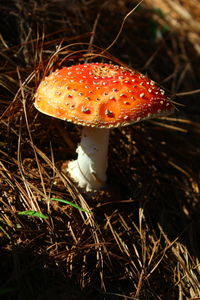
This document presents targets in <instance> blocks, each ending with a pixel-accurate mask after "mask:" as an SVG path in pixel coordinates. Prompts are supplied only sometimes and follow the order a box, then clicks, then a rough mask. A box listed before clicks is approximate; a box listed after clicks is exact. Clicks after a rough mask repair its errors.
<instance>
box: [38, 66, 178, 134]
mask: <svg viewBox="0 0 200 300" xmlns="http://www.w3.org/2000/svg"><path fill="white" fill-rule="evenodd" d="M35 107H36V108H37V109H38V110H39V111H40V112H42V113H44V114H47V115H49V116H52V117H56V118H59V119H62V120H67V121H70V122H73V123H76V124H80V125H84V126H92V127H103V128H111V127H119V126H125V125H129V124H131V123H135V122H139V121H141V120H144V119H149V118H152V117H155V116H161V115H166V114H169V113H171V112H172V111H173V110H174V106H173V104H172V103H171V102H170V100H169V99H168V98H167V96H166V95H165V92H164V91H163V90H162V89H161V88H160V87H159V86H157V85H156V84H155V82H154V81H152V80H150V79H149V78H148V77H146V76H144V75H143V74H141V73H139V72H137V71H132V70H129V69H127V68H124V67H120V66H118V65H112V64H104V63H86V64H80V65H74V66H71V67H64V68H62V69H60V70H56V71H55V72H53V73H51V74H50V75H49V76H47V77H45V78H44V79H43V80H42V82H41V83H40V85H39V87H38V89H37V92H36V95H35Z"/></svg>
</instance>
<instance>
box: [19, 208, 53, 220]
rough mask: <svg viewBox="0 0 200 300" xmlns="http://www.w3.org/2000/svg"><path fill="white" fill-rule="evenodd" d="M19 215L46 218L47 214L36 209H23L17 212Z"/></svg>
mask: <svg viewBox="0 0 200 300" xmlns="http://www.w3.org/2000/svg"><path fill="white" fill-rule="evenodd" d="M18 214H19V215H21V216H31V217H37V218H42V219H48V217H47V216H45V215H43V214H41V213H39V212H38V211H35V210H25V211H20V212H18Z"/></svg>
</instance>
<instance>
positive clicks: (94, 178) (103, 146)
mask: <svg viewBox="0 0 200 300" xmlns="http://www.w3.org/2000/svg"><path fill="white" fill-rule="evenodd" d="M108 140H109V129H105V128H94V127H84V128H83V131H82V137H81V142H80V144H79V146H78V148H77V150H76V152H77V153H78V157H77V159H76V160H74V161H71V162H69V164H68V168H67V171H68V172H69V174H70V176H71V177H72V178H73V179H74V180H75V181H76V182H78V184H79V186H80V187H82V188H85V189H86V191H92V190H99V189H101V188H102V187H103V186H104V185H105V182H106V170H107V154H108Z"/></svg>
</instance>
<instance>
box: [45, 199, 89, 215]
mask: <svg viewBox="0 0 200 300" xmlns="http://www.w3.org/2000/svg"><path fill="white" fill-rule="evenodd" d="M50 200H53V201H58V202H62V203H65V204H68V205H71V206H73V207H75V208H77V209H78V210H80V211H84V212H87V213H89V214H90V213H91V211H89V210H86V209H84V208H82V207H80V206H78V205H76V204H74V203H72V202H70V201H67V200H64V199H58V198H50Z"/></svg>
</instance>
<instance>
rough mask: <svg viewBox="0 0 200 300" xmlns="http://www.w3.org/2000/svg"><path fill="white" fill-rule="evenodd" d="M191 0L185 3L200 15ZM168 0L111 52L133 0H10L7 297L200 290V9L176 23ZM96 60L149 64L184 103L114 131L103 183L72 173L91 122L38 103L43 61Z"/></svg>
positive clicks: (131, 20) (2, 218) (147, 7)
mask: <svg viewBox="0 0 200 300" xmlns="http://www.w3.org/2000/svg"><path fill="white" fill-rule="evenodd" d="M188 2H191V5H190V6H189V7H188V6H185V2H183V5H182V6H180V7H182V9H183V8H184V9H185V10H186V11H189V13H190V14H191V15H192V16H193V17H194V20H195V22H197V23H198V19H197V17H196V13H195V10H194V9H191V7H193V4H194V2H195V1H191V0H190V1H188ZM188 2H187V3H188ZM155 3H156V2H155ZM175 3H176V5H178V4H179V2H178V1H176V2H175ZM157 6H158V4H157V3H156V6H155V7H154V1H144V2H143V4H142V5H141V6H140V7H139V8H138V9H137V10H136V11H135V12H133V13H132V14H131V15H130V16H129V17H128V18H127V19H126V22H125V23H124V27H123V30H122V32H121V35H120V36H119V38H118V39H117V40H116V42H115V44H114V45H113V47H112V48H110V49H109V53H107V52H104V55H103V56H104V57H102V56H100V54H102V50H103V49H106V48H107V47H108V46H109V45H110V44H111V43H112V42H113V40H114V39H115V37H116V36H117V33H118V32H119V30H120V26H121V24H122V21H123V20H124V18H125V16H126V15H127V14H128V12H130V10H131V9H132V8H133V7H134V2H133V1H114V0H113V1H102V2H100V1H68V2H66V1H61V0H60V1H45V2H44V1H37V2H36V1H29V2H28V3H24V2H23V1H17V0H15V1H10V2H9V5H8V3H7V2H6V1H1V4H0V11H1V18H0V31H1V35H0V39H1V45H0V47H1V48H0V59H1V60H0V85H1V87H0V88H1V90H0V95H1V97H0V112H1V123H0V135H1V141H0V155H1V156H0V174H1V175H0V184H1V185H0V238H1V250H0V258H1V281H0V282H1V285H0V294H1V295H2V299H20V300H21V299H141V300H144V299H148V300H150V299H154V300H156V299H166V300H167V299H171V300H173V299H174V300H177V299H192V298H195V297H200V292H199V275H200V269H199V256H200V241H199V234H198V232H199V229H200V223H199V212H200V207H199V179H200V174H199V164H200V152H199V144H200V143H199V134H200V123H199V101H198V99H199V94H198V93H196V92H195V91H194V90H197V89H198V88H199V80H200V78H199V77H200V73H199V69H200V61H199V53H198V47H197V45H196V44H195V46H194V44H193V40H192V39H190V38H188V32H190V31H189V28H190V26H189V22H188V20H187V21H185V23H184V24H186V25H187V26H186V25H185V26H183V27H182V28H179V27H177V26H174V27H173V24H174V23H173V22H172V21H173V18H174V20H178V21H179V19H178V18H179V15H176V16H175V15H174V14H173V10H172V8H173V7H171V10H170V11H167V12H165V8H162V9H163V11H162V10H161V9H160V8H159V9H158V7H157ZM176 7H177V6H176ZM181 11H182V10H181ZM170 12H171V18H170ZM181 22H184V20H183V21H181ZM198 24H200V23H198ZM186 27H187V30H186V29H185V28H186ZM191 28H192V32H194V28H193V27H191ZM74 43H76V44H75V45H74ZM84 43H86V44H84ZM92 44H95V45H96V47H95V46H92ZM94 56H96V57H94ZM86 60H87V61H93V60H94V61H110V60H112V61H114V62H118V63H120V61H121V62H123V64H126V65H128V66H129V67H133V68H136V69H138V70H139V71H141V72H143V73H148V75H149V76H150V77H151V78H152V79H154V80H155V81H157V82H159V83H160V84H161V85H162V86H164V87H165V89H167V90H168V92H169V94H170V95H171V97H172V99H173V100H174V101H176V102H178V104H177V112H176V113H175V114H174V115H173V116H170V117H165V118H160V119H156V120H152V121H149V122H143V123H141V124H140V123H138V124H136V125H134V126H129V127H124V128H121V129H115V130H113V131H112V133H111V139H110V148H109V168H108V186H109V190H108V191H104V192H97V193H96V194H95V195H86V194H85V193H83V192H81V191H80V190H79V189H78V188H77V187H76V186H75V185H74V184H73V182H71V181H70V179H69V178H68V177H67V175H66V174H63V173H62V172H61V166H62V164H63V163H65V161H66V160H69V159H73V158H75V157H76V154H75V148H76V145H77V143H78V142H79V138H80V130H81V128H80V127H78V126H74V125H72V124H69V123H66V122H62V121H59V120H55V119H54V120H53V119H52V118H50V117H47V116H44V115H41V114H39V113H38V112H36V110H35V108H34V107H33V105H32V103H33V99H34V93H35V90H36V87H37V86H38V84H39V82H40V80H41V79H42V77H43V76H44V74H45V73H46V74H48V73H49V72H51V71H53V70H55V69H56V68H58V67H61V66H67V65H70V64H72V63H78V62H79V61H81V62H82V61H86ZM185 91H189V94H185V95H184V92H185ZM176 93H179V94H181V95H182V96H177V97H176V98H175V94H176ZM52 197H56V198H60V199H65V200H68V201H71V202H73V203H76V204H78V205H79V206H82V207H83V208H85V209H90V210H92V214H88V213H84V212H80V211H79V210H77V209H75V208H73V207H71V206H69V205H64V204H61V203H58V202H56V201H53V202H52V201H50V200H49V198H52ZM45 199H46V200H45ZM25 210H35V211H38V212H42V213H43V214H44V215H45V216H48V219H41V218H37V217H28V216H20V215H18V212H19V211H25Z"/></svg>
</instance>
